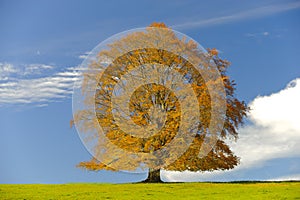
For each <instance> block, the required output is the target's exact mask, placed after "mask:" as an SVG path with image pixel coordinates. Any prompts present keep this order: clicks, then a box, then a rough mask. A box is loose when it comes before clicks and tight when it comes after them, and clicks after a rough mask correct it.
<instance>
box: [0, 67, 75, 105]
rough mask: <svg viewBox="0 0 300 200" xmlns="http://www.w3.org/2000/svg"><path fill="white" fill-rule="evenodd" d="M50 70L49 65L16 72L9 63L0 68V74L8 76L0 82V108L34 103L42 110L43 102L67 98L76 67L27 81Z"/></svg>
mask: <svg viewBox="0 0 300 200" xmlns="http://www.w3.org/2000/svg"><path fill="white" fill-rule="evenodd" d="M52 68H54V67H53V66H50V65H44V64H30V65H26V67H25V68H24V69H23V70H19V69H17V68H16V67H14V65H12V64H8V63H5V64H3V65H2V66H1V65H0V70H1V72H5V73H6V75H7V76H8V77H7V79H6V81H0V94H1V95H0V106H1V105H2V106H3V105H10V104H31V103H38V105H39V107H43V106H46V105H47V104H46V102H51V101H53V100H55V99H63V98H66V97H70V94H72V91H73V85H74V82H75V81H77V80H78V79H79V76H80V74H81V73H80V71H79V68H78V67H70V68H67V69H66V70H65V71H63V72H56V73H54V74H52V75H50V76H46V77H38V78H32V76H31V77H30V76H29V78H28V75H33V74H40V73H41V72H42V71H43V70H48V69H52ZM1 74H2V73H1ZM13 75H14V77H13Z"/></svg>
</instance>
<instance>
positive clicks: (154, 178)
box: [142, 169, 163, 183]
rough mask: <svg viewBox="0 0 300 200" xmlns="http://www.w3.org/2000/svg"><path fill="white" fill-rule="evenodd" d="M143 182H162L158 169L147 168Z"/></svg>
mask: <svg viewBox="0 0 300 200" xmlns="http://www.w3.org/2000/svg"><path fill="white" fill-rule="evenodd" d="M142 182H143V183H162V182H163V181H162V180H161V179H160V169H157V170H153V169H149V173H148V178H147V179H146V180H144V181H142Z"/></svg>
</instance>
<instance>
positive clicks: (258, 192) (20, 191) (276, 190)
mask: <svg viewBox="0 0 300 200" xmlns="http://www.w3.org/2000/svg"><path fill="white" fill-rule="evenodd" d="M0 199H1V200H2V199H151V200H154V199H172V200H173V199H300V182H281V183H276V182H275V183H247V182H246V183H159V184H145V183H138V184H77V183H75V184H57V185H56V184H53V185H51V184H49V185H47V184H28V185H27V184H22V185H18V184H15V185H10V184H2V185H0Z"/></svg>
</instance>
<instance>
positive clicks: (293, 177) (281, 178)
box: [268, 174, 300, 181]
mask: <svg viewBox="0 0 300 200" xmlns="http://www.w3.org/2000/svg"><path fill="white" fill-rule="evenodd" d="M296 180H300V174H291V175H287V176H279V177H276V178H271V179H268V181H296Z"/></svg>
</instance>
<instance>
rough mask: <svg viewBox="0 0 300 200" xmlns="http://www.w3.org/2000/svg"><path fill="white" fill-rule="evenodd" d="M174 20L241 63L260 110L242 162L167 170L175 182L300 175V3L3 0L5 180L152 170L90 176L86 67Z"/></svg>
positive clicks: (246, 134) (242, 146)
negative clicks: (76, 88) (76, 90)
mask: <svg viewBox="0 0 300 200" xmlns="http://www.w3.org/2000/svg"><path fill="white" fill-rule="evenodd" d="M153 21H158V22H165V23H166V24H167V25H168V26H171V27H172V28H174V29H175V30H178V31H180V32H182V33H185V34H187V35H188V36H190V37H192V38H193V39H194V40H196V41H198V42H199V43H200V44H201V45H202V46H204V47H205V48H212V47H215V48H217V49H218V50H219V51H220V56H221V57H222V58H225V59H228V60H229V61H231V63H232V65H231V67H230V69H229V71H228V73H229V76H230V77H231V78H232V79H234V80H236V82H237V84H238V85H237V96H238V97H239V98H240V99H243V100H245V101H246V102H247V103H250V105H251V107H252V111H251V114H250V116H249V119H248V122H247V124H246V125H245V126H244V127H242V128H240V130H239V132H240V139H239V141H238V142H237V143H235V144H232V148H233V149H234V150H235V152H236V154H237V155H240V156H241V158H242V160H241V165H240V166H239V167H237V169H234V170H231V171H226V172H218V171H217V172H213V173H204V174H201V173H188V172H185V173H178V172H163V173H162V176H163V179H164V180H166V181H178V180H179V181H197V180H199V181H201V180H281V179H300V153H299V152H300V149H299V148H300V127H299V124H300V122H299V119H300V117H299V113H300V107H299V105H298V103H297V102H299V101H300V97H299V94H300V91H299V88H300V79H299V78H300V66H299V65H300V57H299V53H300V50H299V46H300V26H299V22H300V1H289V0H285V1H283V0H265V1H243V3H241V1H237V0H229V1H221V0H220V1H163V2H162V1H120V2H118V1H82V2H73V1H64V2H61V1H30V0H29V1H26V2H25V1H23V2H20V1H8V0H7V1H5V0H2V1H1V2H0V27H1V31H0V44H1V45H0V162H1V165H0V183H65V182H114V183H115V182H131V181H139V180H142V179H144V178H145V177H146V174H127V173H122V172H108V171H101V172H97V173H95V172H88V171H85V170H82V169H78V168H76V167H75V166H76V164H77V163H79V162H80V161H85V160H89V159H90V155H89V153H88V152H87V151H86V149H85V147H84V145H83V144H82V143H81V141H80V139H79V137H78V135H77V132H76V130H75V129H74V128H73V129H71V128H70V127H69V121H70V119H71V118H72V106H71V104H72V87H73V82H74V80H77V78H78V71H76V68H77V67H78V66H79V65H80V64H81V62H82V61H83V59H82V58H84V55H85V53H86V52H89V51H91V50H92V49H93V48H94V47H95V46H96V45H97V44H99V43H100V42H101V41H103V40H105V39H106V38H108V37H110V36H111V35H113V34H116V33H119V32H121V31H125V30H128V29H132V28H137V27H145V26H147V25H149V24H150V23H152V22H153Z"/></svg>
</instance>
